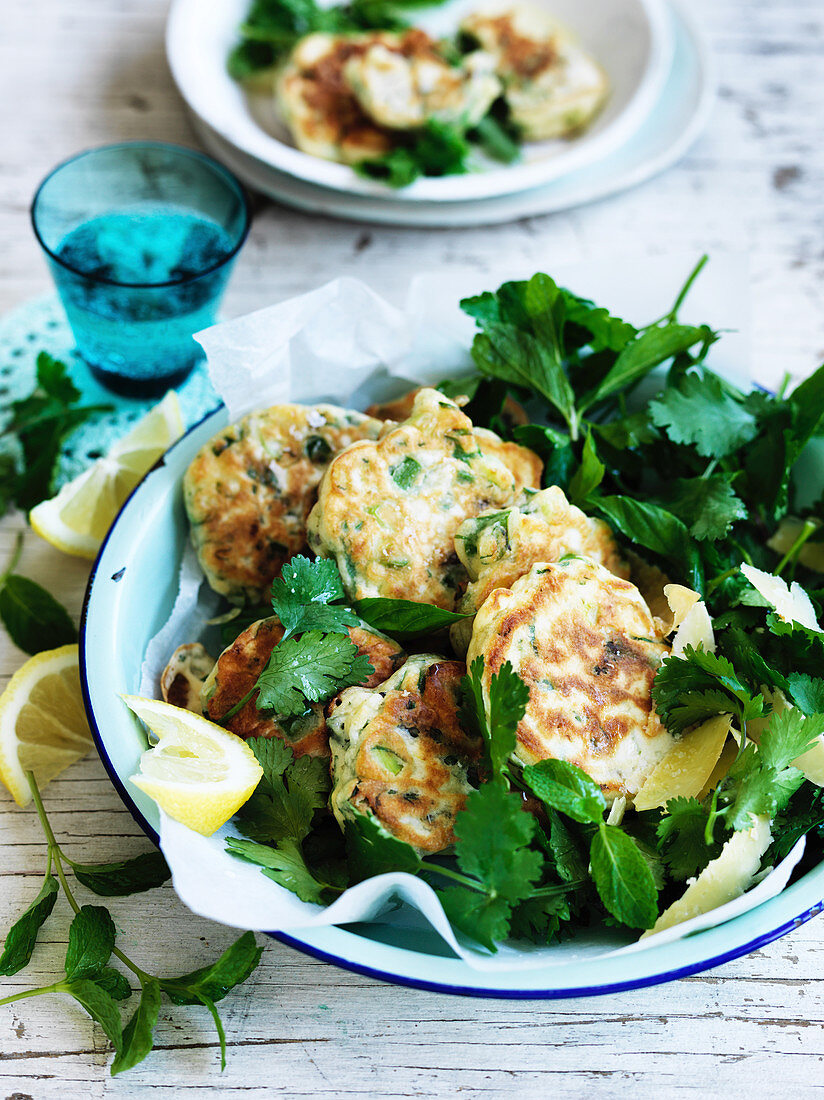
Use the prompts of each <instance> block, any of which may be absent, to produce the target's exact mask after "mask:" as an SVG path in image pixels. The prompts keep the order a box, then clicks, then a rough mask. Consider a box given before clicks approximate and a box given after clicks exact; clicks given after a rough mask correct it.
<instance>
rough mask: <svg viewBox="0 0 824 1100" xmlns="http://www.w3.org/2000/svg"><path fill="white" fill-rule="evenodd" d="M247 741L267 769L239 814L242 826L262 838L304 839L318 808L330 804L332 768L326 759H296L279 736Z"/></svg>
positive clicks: (302, 757)
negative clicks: (330, 768)
mask: <svg viewBox="0 0 824 1100" xmlns="http://www.w3.org/2000/svg"><path fill="white" fill-rule="evenodd" d="M246 744H247V745H248V746H249V747H250V748H251V750H252V752H253V753H254V754H255V756H256V758H257V760H258V763H259V764H260V766H261V767H262V768H263V778H262V779H261V781H260V783H259V784H258V786H257V789H256V790H255V792H254V794H253V795H252V797H251V798H250V799H249V801H248V802H247V803H246V804H245V805H244V806H243V807H241V809H240V811H239V812H238V816H237V824H238V828H239V829H240V830H241V832H243V833H245V834H246V835H247V836H251V837H253V838H254V839H255V840H258V841H269V842H272V843H277V842H278V841H281V840H286V839H289V840H295V841H298V842H300V841H302V840H303V839H304V838H305V837H306V836H308V834H309V830H310V829H311V827H312V821H313V818H314V816H315V811H316V810H320V809H322V808H323V807H324V806H325V805H326V798H327V795H328V793H329V769H328V766H327V763H326V761H324V760H322V759H319V758H316V757H311V756H299V757H298V758H297V759H295V758H294V755H293V753H292V750H291V749H290V748H289V746H288V745H285V744H284V743H283V742H282V741H280V740H279V739H278V738H277V737H250V738H249V740H248V741H247V742H246Z"/></svg>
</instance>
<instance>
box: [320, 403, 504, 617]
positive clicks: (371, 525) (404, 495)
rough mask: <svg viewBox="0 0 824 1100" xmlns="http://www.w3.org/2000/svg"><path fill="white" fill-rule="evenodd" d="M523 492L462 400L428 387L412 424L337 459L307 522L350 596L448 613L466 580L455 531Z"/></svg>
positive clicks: (415, 412) (357, 445)
mask: <svg viewBox="0 0 824 1100" xmlns="http://www.w3.org/2000/svg"><path fill="white" fill-rule="evenodd" d="M516 491H517V485H516V481H515V478H514V476H513V474H512V472H511V470H509V469H508V468H507V466H505V465H504V463H503V462H501V461H500V459H498V458H497V457H496V456H494V455H488V454H484V452H483V451H482V450H481V449H480V447H479V446H478V440H477V438H476V436H475V432H474V430H473V427H472V422H471V420H469V418H468V417H467V416H465V415H464V414H463V413H462V412H461V410H460V409H459V408H458V406H457V405H456V404H455V402H454V401H451V400H450V399H449V398H448V397H445V396H444V395H443V394H442V393H438V391H437V390H430V389H424V390H421V392H420V393H419V394H418V395H417V397H416V398H415V404H414V407H413V410H412V415H411V416H410V417H409V419H408V420H407V421H405V422H404V423H403V424H400V425H399V426H398V427H396V428H393V429H392V430H390V431H389V432H388V433H387V434H386V435H385V436H384V437H383V438H382V439H381V440H380V441H379V442H377V443H371V442H362V443H355V444H353V445H352V446H351V447H349V448H348V449H347V450H346V451H344V452H343V453H342V454H339V455H338V456H337V457H336V458H334V459H333V460H332V463H331V465H330V466H329V469H328V470H327V471H326V473H325V474H324V477H323V480H322V481H321V484H320V489H319V492H318V502H317V504H316V505H315V507H314V508H313V509H312V512H311V514H310V516H309V522H308V525H307V526H308V531H309V545H310V546H311V548H312V549H313V550H314V551H315V553H316V554H318V555H319V556H320V557H327V558H328V557H333V558H335V560H336V561H337V563H338V568H339V569H340V574H341V577H342V579H343V584H344V587H345V588H346V591H347V593H348V594H349V596H350V597H352V598H353V599H362V598H363V597H365V596H384V597H393V598H396V599H407V600H417V601H420V602H424V603H431V604H435V605H436V606H438V607H443V608H447V609H449V610H451V609H453V608H454V607H455V604H456V602H457V598H458V595H459V593H460V589H461V587H462V585H463V584H465V583H466V580H467V574H466V570H465V569H464V567H463V565H462V564H461V562H460V561H459V559H458V556H457V554H456V553H455V545H454V536H455V532H456V531H457V529H458V528H459V527H460V525H461V524H462V523H463V522H464V520H466V519H468V518H469V517H470V516H475V515H478V513H480V512H483V511H485V510H487V509H489V508H495V507H498V508H500V507H502V506H504V505H505V504H507V503H509V502H510V501H511V500H512V499H514V497H515V495H516Z"/></svg>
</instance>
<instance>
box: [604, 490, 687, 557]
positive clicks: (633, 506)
mask: <svg viewBox="0 0 824 1100" xmlns="http://www.w3.org/2000/svg"><path fill="white" fill-rule="evenodd" d="M592 506H593V508H594V510H595V511H597V512H600V513H601V515H602V516H603V517H604V519H605V520H606V521H607V523H609V525H610V527H612V528H613V529H615V530H617V531H620V532H621V534H622V535H623V536H624V538H626V539H628V540H629V541H630V542H631V543H635V544H636V545H638V546H645V547H646V548H647V550H652V551H653V553H655V554H660V555H661V556H662V557H664V558H668V559H669V560H670V561H674V562H680V563H683V562H684V561H685V555H686V551H687V549H688V547H689V544H690V536H689V531H688V530H687V528H686V526H685V524H684V523H682V522H681V520H680V519H678V517H677V516H675V515H673V514H672V512H669V511H667V509H665V508H661V507H659V506H658V505H657V504H649V503H648V502H644V501H640V500H636V499H635V498H634V497H630V496H603V497H598V498H597V499H596V500H594V501H593V502H592Z"/></svg>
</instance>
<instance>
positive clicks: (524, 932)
mask: <svg viewBox="0 0 824 1100" xmlns="http://www.w3.org/2000/svg"><path fill="white" fill-rule="evenodd" d="M569 918H570V911H569V899H568V898H567V897H565V896H564V894H563V893H562V892H560V891H559V892H558V893H557V894H548V895H541V896H540V897H534V898H526V899H525V900H524V901H521V902H519V903H518V904H517V905H516V906H515V908H514V909H513V910H512V918H511V924H510V934H511V935H512V936H513V937H515V938H516V939H526V940H532V941H533V942H534V943H552V941H553V940H554V939H555V938H556V936H557V935H558V930H559V929H560V927H561V925H562V924H563V923H565V922H566V921H568V920H569Z"/></svg>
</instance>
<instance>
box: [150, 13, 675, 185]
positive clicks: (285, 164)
mask: <svg viewBox="0 0 824 1100" xmlns="http://www.w3.org/2000/svg"><path fill="white" fill-rule="evenodd" d="M196 2H197V0H172V2H171V5H170V8H169V12H168V16H167V20H166V27H165V34H164V48H165V54H166V60H167V64H168V66H169V70H170V72H171V75H172V79H173V80H174V83H175V86H176V88H177V90H178V92H179V94H180V95H181V97H182V98H183V100H184V101H185V103H186V105H187V107H188V108H189V109H190V110H192V111H194V113H195V114H197V115H198V116H199V117H200V118H202V119H203V121H204V122H206V123H207V124H208V125H209V126H210V127H211V128H212V129H213V130H214V132H215V133H216V134H218V136H219V137H221V138H222V139H223V140H224V141H226V142H227V143H228V144H229V145H231V146H232V147H233V148H236V149H238V150H239V151H240V152H242V153H245V154H246V155H247V156H251V157H254V158H256V159H258V160H260V161H261V162H262V163H263V164H265V165H267V166H268V167H271V168H274V169H275V170H277V171H280V172H283V173H284V174H286V175H290V176H292V177H294V178H295V179H297V180H299V181H301V182H304V183H310V184H313V185H314V186H319V187H325V188H327V189H329V190H332V191H337V192H338V193H340V194H342V195H357V196H360V197H365V198H382V199H385V200H387V201H390V202H391V201H392V200H393V199H401V200H402V201H406V202H434V203H439V204H440V203H445V204H449V203H452V202H464V201H467V200H470V201H471V200H475V201H478V200H481V199H486V198H496V197H502V196H505V195H511V194H515V193H518V192H520V191H526V190H530V189H532V188H534V187H538V186H541V185H542V184H547V183H550V182H552V181H553V180H555V179H559V178H561V177H563V176H565V175H567V174H569V173H571V172H574V171H576V170H578V169H580V168H583V167H585V166H587V165H589V164H592V163H595V162H596V161H597V160H599V159H603V157H605V156H607V155H609V154H610V153H612V152H614V151H615V150H616V149H618V148H619V147H620V146H621V145H622V144H623V143H625V142H627V141H629V140H631V138H632V136H634V134H636V133H637V131H638V130H639V129H640V127H641V126H642V125H643V123H644V122H645V121H646V119H647V118H648V117H649V115H650V114H651V113H652V111H653V109H654V107H655V105H656V103H657V102H658V100H659V98H660V95H661V92H662V90H663V88H664V85H665V83H666V80H667V77H668V76H669V73H670V69H671V66H672V58H673V52H674V34H673V27H672V19H671V13H670V9H669V4H668V0H632V2H633V3H635V4H636V5H637V7H638V9H639V11H640V12H641V13H642V14H643V17H644V19H645V21H646V26H647V29H648V32H649V38H650V49H649V55H648V57H647V59H646V64H645V66H644V69H643V71H642V73H641V75H640V79H639V80H638V83H637V86H636V88H635V90H634V91H633V92H632V94H631V95H630V97H629V99H628V100H627V102H626V103H625V105H624V107H623V109H622V110H621V112H620V113H619V114H618V115H617V116H616V117H615V119H613V121H612V122H611V123H610V124H609V125H608V126H607V127H606V128H605V129H604V130H603V131H601V132H600V133H599V134H596V135H595V136H594V137H593V138H591V139H590V140H582V141H581V142H580V143H578V144H577V145H576V144H573V145H571V146H570V148H569V149H567V150H565V151H564V152H562V153H560V154H558V155H557V156H555V157H550V158H548V159H546V160H543V161H537V162H533V163H525V164H520V165H504V166H501V167H500V168H495V169H492V170H491V171H484V172H478V173H469V174H467V175H458V176H443V177H431V178H423V179H419V180H417V181H416V182H415V183H413V184H412V185H411V186H409V187H406V188H404V189H403V190H402V193H399V192H397V191H394V190H393V189H392V188H389V187H386V186H385V185H381V184H380V183H378V182H376V181H372V180H367V179H361V178H359V177H358V176H356V175H355V173H354V172H353V171H352V170H351V168H350V167H349V166H348V165H343V164H338V163H336V162H333V161H325V160H323V159H322V158H319V157H315V156H312V155H310V154H308V153H304V152H302V151H301V150H299V149H296V148H295V147H293V146H290V145H287V144H286V143H285V142H283V141H281V140H280V139H279V138H276V137H275V136H274V135H272V134H269V133H267V131H266V130H264V129H263V127H262V126H260V125H258V124H257V123H256V122H255V121H254V120H253V119H250V120H249V122H250V126H249V129H248V131H247V129H246V123H245V122H244V127H243V129H244V131H245V133H244V134H243V135H241V141H240V142H239V141H238V139H237V136H236V135H233V134H232V133H231V132H230V131H231V127H230V126H227V125H225V124H224V120H223V119H218V120H217V123H216V122H215V121H213V120H212V119H211V118H210V117H208V116H209V112H204V111H202V110H200V109H199V108H198V107H197V106H196V105H195V102H196V100H195V97H194V96H193V94H192V86H191V85H190V83H189V81H188V78H187V75H186V64H185V63H184V61H183V60H182V59H183V58H184V57H185V53H184V52H183V49H182V47H181V46H180V45H179V44H178V39H180V40H181V41H182V40H183V39H184V37H185V36H184V35H183V34H182V31H180V30H179V27H185V26H187V25H188V23H187V22H186V21H185V19H184V16H185V14H186V11H187V9H188V6H192V7H193V6H194V5H195V3H196ZM181 13H183V14H181ZM272 143H274V144H272ZM267 150H268V152H269V154H270V155H271V154H272V152H273V151H275V150H276V152H277V161H275V160H274V159H269V158H268V157H267V155H266V151H267Z"/></svg>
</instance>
